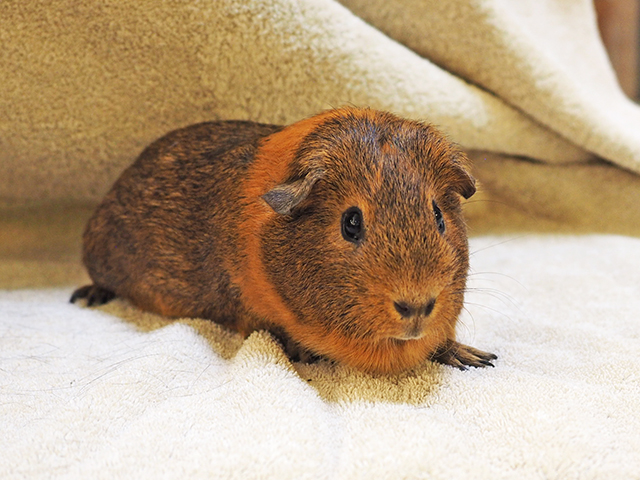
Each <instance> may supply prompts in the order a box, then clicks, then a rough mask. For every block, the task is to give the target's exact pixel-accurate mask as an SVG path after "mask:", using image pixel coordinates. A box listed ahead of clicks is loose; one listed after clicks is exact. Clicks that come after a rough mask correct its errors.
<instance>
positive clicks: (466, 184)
mask: <svg viewBox="0 0 640 480" xmlns="http://www.w3.org/2000/svg"><path fill="white" fill-rule="evenodd" d="M453 170H454V178H455V180H454V183H453V185H452V187H453V190H454V191H455V192H457V193H459V194H460V195H462V196H463V197H464V198H465V199H468V198H469V197H471V195H473V194H474V193H476V180H475V178H473V177H472V176H471V175H470V174H469V173H467V171H466V170H465V169H464V168H462V167H461V166H459V165H456V166H455V167H453Z"/></svg>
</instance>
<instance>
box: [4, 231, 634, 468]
mask: <svg viewBox="0 0 640 480" xmlns="http://www.w3.org/2000/svg"><path fill="white" fill-rule="evenodd" d="M471 248H472V251H474V252H475V253H474V254H473V256H472V266H473V272H472V275H471V277H470V278H471V284H470V289H469V294H468V297H467V300H468V302H467V312H466V313H465V314H464V315H463V317H462V326H461V328H460V336H461V338H463V339H465V340H467V341H468V342H470V343H471V344H473V345H475V346H477V347H479V348H483V349H488V350H491V351H495V352H496V353H497V354H498V355H499V356H500V358H499V359H498V361H497V362H496V367H495V368H494V369H486V370H477V369H472V370H469V371H466V372H461V371H458V370H455V369H452V368H450V367H444V366H441V365H436V364H431V363H426V364H425V365H423V366H421V367H419V368H416V369H415V370H413V371H409V372H406V373H404V374H402V375H398V376H391V377H387V376H381V377H373V376H369V375H363V374H359V373H357V372H354V371H352V370H349V369H347V368H344V367H341V366H335V365H330V364H327V363H323V362H321V363H318V364H313V365H307V364H299V363H294V364H292V363H291V362H290V361H289V360H288V359H287V358H286V357H285V356H284V354H283V352H282V350H281V349H280V347H279V346H278V344H277V343H276V342H275V341H274V340H273V339H272V338H271V337H270V336H269V335H268V334H266V333H255V334H253V335H252V336H251V337H249V338H248V339H247V340H246V341H244V343H243V342H242V341H241V339H240V338H238V337H237V336H234V335H232V334H230V333H228V332H226V331H224V330H223V329H222V328H220V327H218V326H216V325H215V324H213V323H211V322H207V321H203V320H184V321H179V322H173V323H172V322H168V321H167V320H165V319H163V318H161V317H157V316H153V315H148V314H141V313H140V312H139V311H137V310H135V309H133V308H132V307H131V306H129V305H127V304H125V303H124V302H120V301H118V302H115V303H114V304H111V305H108V306H106V307H103V308H101V309H99V310H88V309H83V308H80V307H79V306H74V305H70V304H67V303H66V302H67V299H68V297H69V294H70V292H71V291H72V289H71V288H62V289H59V288H58V289H45V290H15V291H4V292H2V293H0V311H2V312H3V313H2V316H1V317H0V362H1V363H0V364H1V365H2V368H1V369H0V386H1V387H0V388H1V390H0V410H1V412H2V417H1V418H2V426H3V429H2V430H3V433H2V441H1V448H2V450H1V451H2V455H0V475H1V476H2V478H30V479H34V478H50V477H55V478H79V479H80V478H82V479H84V478H136V479H137V478H178V477H180V478H187V477H188V478H203V479H205V478H237V479H242V480H244V479H249V478H273V479H289V478H290V479H304V478H309V479H314V480H315V479H325V478H326V479H359V478H362V479H370V478H390V479H396V478H411V479H414V478H415V479H420V478H425V479H426V478H429V479H452V478H455V479H458V478H459V479H467V478H475V479H496V478H514V479H516V478H517V479H533V478H557V479H566V478H598V479H600V478H638V472H640V415H638V412H639V411H640V373H639V372H640V370H639V368H638V366H639V364H640V353H639V352H640V327H639V325H640V323H639V320H638V319H639V316H638V313H639V312H640V289H639V287H638V285H640V273H638V272H640V257H639V256H638V255H636V256H635V257H633V258H629V252H638V251H640V239H637V238H636V239H633V238H629V237H616V236H583V237H573V236H565V237H555V236H551V237H543V236H524V237H519V238H514V237H508V236H507V237H482V238H477V239H475V240H473V241H472V244H471ZM631 282H634V283H633V284H632V283H631Z"/></svg>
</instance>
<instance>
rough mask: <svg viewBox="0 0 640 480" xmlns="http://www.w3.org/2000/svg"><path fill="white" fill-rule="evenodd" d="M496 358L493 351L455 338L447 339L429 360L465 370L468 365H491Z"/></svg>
mask: <svg viewBox="0 0 640 480" xmlns="http://www.w3.org/2000/svg"><path fill="white" fill-rule="evenodd" d="M497 358H498V357H497V355H494V354H493V353H488V352H483V351H482V350H478V349H477V348H473V347H470V346H468V345H463V344H462V343H459V342H456V341H455V340H448V341H447V343H445V344H444V345H442V346H441V347H439V348H438V349H437V350H436V351H435V352H434V353H433V355H431V360H433V361H436V362H439V363H442V364H444V365H451V366H452V367H456V368H459V369H460V370H466V369H467V367H468V366H469V367H493V366H494V365H493V363H491V361H492V360H495V359H497Z"/></svg>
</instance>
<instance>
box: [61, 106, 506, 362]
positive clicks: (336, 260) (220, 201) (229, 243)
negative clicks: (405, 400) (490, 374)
mask: <svg viewBox="0 0 640 480" xmlns="http://www.w3.org/2000/svg"><path fill="white" fill-rule="evenodd" d="M468 169H469V167H468V161H467V159H466V157H465V155H464V154H463V153H462V152H461V151H460V150H459V149H458V148H456V147H455V146H454V145H452V144H451V143H450V142H449V141H448V140H447V139H446V138H445V137H444V136H443V134H441V133H440V132H439V131H438V130H437V129H435V128H434V127H433V126H430V125H427V124H423V123H420V122H416V121H410V120H405V119H402V118H399V117H397V116H395V115H392V114H390V113H386V112H380V111H375V110H371V109H359V108H342V109H336V110H330V111H326V112H324V113H321V114H318V115H316V116H313V117H311V118H308V119H305V120H302V121H299V122H297V123H294V124H292V125H290V126H287V127H282V126H276V125H265V124H259V123H253V122H245V121H220V122H207V123H201V124H197V125H192V126H189V127H186V128H183V129H180V130H176V131H174V132H171V133H169V134H167V135H166V136H164V137H162V138H161V139H159V140H157V141H156V142H154V143H152V144H151V145H150V146H149V147H147V148H146V149H145V150H144V151H143V152H142V154H141V155H140V157H139V158H138V159H137V160H136V161H135V163H133V164H132V165H131V166H130V167H129V168H127V169H126V170H125V171H124V173H123V174H122V175H121V176H120V178H119V179H118V180H117V181H116V183H115V184H114V186H113V187H112V188H111V190H110V191H109V192H108V194H107V195H106V197H105V198H104V200H103V201H102V203H101V204H100V205H99V206H98V207H97V209H96V211H95V213H94V214H93V216H92V218H91V219H90V220H89V222H88V224H87V227H86V230H85V232H84V236H83V262H84V265H85V266H86V268H87V270H88V273H89V275H90V277H91V279H92V281H93V284H92V285H87V286H85V287H81V288H79V289H77V290H76V291H75V292H74V293H73V295H72V297H71V302H75V301H76V300H77V299H80V298H84V299H86V300H87V304H88V305H89V306H90V305H98V304H103V303H106V302H108V301H109V300H111V299H112V298H114V297H116V296H117V297H122V298H125V299H128V300H129V301H130V302H132V303H133V304H134V305H136V306H137V307H139V308H141V309H143V310H147V311H150V312H155V313H157V314H161V315H166V316H169V317H200V318H206V319H211V320H213V321H215V322H218V323H219V324H221V325H224V326H226V327H228V328H230V329H233V330H236V331H238V332H240V333H241V334H242V335H244V336H248V335H249V334H250V333H251V332H253V331H255V330H259V329H266V330H269V331H270V332H272V334H273V335H274V336H275V337H276V338H278V339H280V341H281V342H282V344H283V346H284V348H285V350H286V351H287V353H288V354H289V355H290V356H291V357H292V358H294V359H299V358H302V359H305V358H306V359H310V358H315V357H320V358H327V359H330V360H333V361H335V362H338V363H342V364H346V365H350V366H352V367H354V368H357V369H360V370H363V371H366V372H371V373H397V372H400V371H403V370H405V369H409V368H412V367H414V366H416V365H418V364H420V363H421V362H424V361H426V360H434V361H438V362H440V363H443V364H448V365H452V366H455V367H458V368H460V369H463V370H464V369H466V366H474V367H482V366H493V365H492V363H491V361H492V360H494V359H496V358H497V357H496V356H495V355H493V354H491V353H486V352H482V351H480V350H477V349H474V348H472V347H469V346H466V345H463V344H461V343H459V342H457V341H456V340H455V327H456V322H457V320H458V316H459V314H460V311H461V309H462V305H463V299H464V292H465V284H466V277H467V271H468V267H469V252H468V243H467V235H466V227H465V223H464V220H463V217H462V211H461V198H465V199H466V198H469V197H470V196H471V195H473V194H474V192H475V182H474V179H473V178H472V177H471V176H470V174H469V172H468Z"/></svg>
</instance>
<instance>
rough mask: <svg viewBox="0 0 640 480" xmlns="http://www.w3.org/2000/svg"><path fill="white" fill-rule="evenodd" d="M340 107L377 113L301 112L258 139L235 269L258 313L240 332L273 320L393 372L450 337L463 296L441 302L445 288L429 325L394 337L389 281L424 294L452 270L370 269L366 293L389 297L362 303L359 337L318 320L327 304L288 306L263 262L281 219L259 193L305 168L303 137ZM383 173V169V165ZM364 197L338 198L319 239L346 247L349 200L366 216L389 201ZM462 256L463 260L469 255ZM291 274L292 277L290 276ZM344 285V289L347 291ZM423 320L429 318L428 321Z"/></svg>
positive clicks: (336, 355)
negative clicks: (410, 274)
mask: <svg viewBox="0 0 640 480" xmlns="http://www.w3.org/2000/svg"><path fill="white" fill-rule="evenodd" d="M344 115H352V116H354V117H359V118H360V119H365V120H366V121H368V122H370V123H371V124H372V125H375V123H376V122H379V121H380V120H379V119H378V118H376V114H375V112H373V111H370V110H354V109H345V110H337V111H331V112H327V113H325V114H321V115H318V116H316V117H312V118H310V119H307V120H303V121H301V122H298V123H296V124H294V125H292V126H289V127H287V128H285V129H284V130H282V131H281V132H278V133H276V134H273V135H271V136H270V137H268V138H267V139H265V140H264V141H263V142H262V144H261V146H260V148H259V150H258V153H257V155H256V157H255V160H254V163H253V165H252V166H251V169H250V172H249V175H248V177H247V180H246V182H245V183H244V185H243V187H242V191H243V192H244V193H245V195H246V196H245V198H244V200H243V204H244V214H243V221H244V222H245V224H244V227H243V233H242V235H241V239H242V241H241V242H240V245H241V246H242V247H241V252H242V256H243V258H244V260H245V261H244V262H243V265H242V267H241V268H240V269H239V270H238V272H237V273H236V274H235V275H234V280H235V281H236V282H237V283H238V284H239V285H241V290H242V292H243V297H244V300H245V302H246V303H247V304H248V305H251V310H252V311H253V312H254V313H255V314H256V316H257V317H258V318H260V320H257V321H256V324H254V325H252V324H251V323H250V322H249V323H248V324H246V325H245V326H244V333H245V334H248V333H249V332H250V331H252V330H253V329H255V328H259V325H264V324H267V325H268V324H272V325H276V326H278V327H281V328H282V329H283V330H284V331H286V332H287V334H288V335H289V336H290V337H291V338H292V339H293V340H294V341H295V342H297V343H299V344H300V345H302V346H304V347H305V348H307V349H309V350H311V351H312V352H313V353H316V354H321V355H324V356H327V357H329V358H332V359H335V360H338V361H340V362H342V363H346V364H348V365H352V366H354V367H356V368H359V369H363V370H367V371H372V372H382V373H389V372H397V371H400V370H403V369H406V368H409V367H411V366H413V365H415V364H416V363H418V362H420V361H423V360H425V359H426V358H428V356H429V355H430V354H431V353H432V352H433V351H434V350H435V349H436V348H437V347H438V346H439V345H441V344H442V343H443V342H445V341H446V340H447V339H449V338H453V336H454V335H455V333H454V329H455V322H456V319H457V316H458V313H459V308H460V306H461V299H458V298H455V299H452V302H453V307H452V308H451V307H447V305H444V304H445V302H446V298H445V297H446V296H447V295H445V294H443V295H442V296H441V297H440V302H439V303H438V306H437V308H436V309H435V311H434V315H433V317H436V320H435V322H434V321H431V322H430V325H429V327H428V328H427V327H426V326H425V327H424V330H425V334H424V336H423V337H421V338H417V339H414V340H397V339H395V338H393V337H394V336H398V337H400V336H402V334H403V332H404V328H405V327H403V326H402V320H401V319H398V318H397V316H398V315H397V313H395V312H394V311H393V309H392V307H391V305H392V298H391V296H392V295H391V292H390V287H389V286H390V285H393V284H394V283H395V284H397V285H398V288H396V289H395V291H396V293H395V295H396V296H398V297H403V296H404V297H405V298H406V299H408V300H415V301H420V300H422V299H425V298H430V297H436V296H438V294H439V293H440V292H441V291H443V289H444V288H445V287H446V285H447V284H448V283H449V282H450V281H451V280H450V278H449V275H445V276H444V277H443V278H440V277H442V275H440V274H438V273H437V272H435V271H433V272H427V273H426V274H423V275H421V278H422V280H419V281H422V282H423V284H422V285H421V286H420V287H419V288H418V289H416V284H415V282H416V280H418V278H415V279H414V280H413V281H408V280H407V279H406V278H405V279H404V280H402V279H403V278H404V277H400V280H399V281H398V280H397V279H394V272H393V271H390V270H389V269H388V268H387V267H381V268H379V270H380V272H379V273H378V274H377V275H375V277H378V278H377V279H376V278H373V276H371V277H367V278H369V280H366V281H369V282H370V283H371V288H370V289H369V290H368V294H369V295H371V297H372V298H385V299H387V302H388V305H384V306H379V307H376V308H377V309H374V307H373V306H372V307H365V310H366V311H364V312H363V316H362V318H361V319H360V320H361V321H362V323H365V322H368V323H369V324H370V325H371V327H367V328H370V329H372V330H374V333H373V334H371V333H370V334H368V337H367V338H361V337H359V336H357V335H356V336H348V335H344V334H343V333H342V332H341V331H340V330H339V329H336V328H332V327H330V322H323V321H322V319H321V317H322V316H323V315H326V314H327V312H323V311H322V310H320V311H318V312H317V313H315V314H314V313H313V312H310V313H308V314H306V315H303V316H304V318H301V317H300V315H301V314H300V309H299V308H298V309H297V310H298V313H295V312H294V311H293V310H292V309H291V306H292V305H291V304H289V303H288V302H287V301H286V300H285V299H283V297H282V295H281V294H280V293H279V292H278V291H277V289H276V288H275V287H274V284H273V282H272V279H270V275H269V274H268V273H267V268H268V267H267V266H266V265H265V263H264V249H265V248H266V249H268V248H269V245H268V244H264V232H265V228H266V226H267V225H269V224H271V223H273V222H274V221H277V220H278V218H277V217H278V214H276V213H275V212H274V211H273V210H272V209H271V208H270V207H269V206H268V205H266V203H265V202H264V201H263V200H262V199H261V198H260V197H261V195H263V194H265V193H266V192H267V191H269V190H270V189H271V188H273V187H275V186H276V185H279V184H283V183H285V182H287V181H290V180H292V178H291V177H292V176H293V175H294V174H295V172H296V171H298V170H300V168H302V167H301V165H309V160H306V159H305V158H296V156H297V155H298V154H299V150H300V148H301V146H302V145H303V143H304V141H305V139H308V138H309V136H310V135H311V134H313V133H314V132H317V131H318V130H320V129H322V126H323V125H324V124H327V123H328V122H330V121H339V120H340V118H341V116H344ZM447 145H449V144H448V143H444V144H443V145H436V146H435V147H434V148H435V150H436V151H435V155H438V156H445V155H447V154H448V153H449V152H447V151H443V149H446V147H447ZM337 151H338V155H339V154H340V153H342V151H341V150H337ZM380 152H381V154H382V155H385V156H395V157H398V156H400V155H402V153H401V152H400V151H399V149H398V147H397V146H395V145H394V144H392V143H391V142H388V141H387V142H383V143H382V144H381V148H380ZM323 154H324V155H329V156H331V155H334V156H335V155H336V153H335V152H334V153H329V152H318V153H317V155H318V157H322V155H323ZM347 154H348V152H347ZM296 160H297V161H298V165H297V166H295V165H294V164H295V163H296ZM312 160H313V161H315V162H320V163H322V160H318V159H317V158H313V159H312ZM345 162H347V159H345ZM354 167H355V168H356V170H357V168H358V167H357V166H353V165H352V166H349V168H350V169H353V168H354ZM323 168H326V170H327V172H328V176H329V177H330V178H331V179H332V180H334V179H335V178H337V177H335V175H338V173H335V171H336V168H335V166H334V165H332V164H331V163H328V164H323ZM363 172H364V170H363ZM334 174H335V175H334ZM363 175H364V173H363ZM386 175H388V172H387V173H386ZM412 178H414V180H413V181H414V182H417V183H418V184H420V183H424V182H427V180H428V179H426V178H424V179H421V178H420V176H419V175H418V174H415V175H414V177H412ZM369 180H370V181H372V182H373V183H374V185H371V187H370V188H371V189H372V190H378V189H380V188H382V185H383V183H384V182H386V181H387V180H388V179H387V178H385V174H384V173H383V169H382V168H375V169H373V170H372V172H371V174H370V177H369ZM330 181H331V180H330ZM338 181H340V180H338ZM422 188H423V189H424V190H425V191H431V190H432V188H433V184H431V186H429V185H427V184H426V183H425V185H424V187H422ZM423 193H424V192H423ZM366 198H367V195H366V194H365V195H361V194H355V195H351V200H350V201H346V202H345V201H342V203H341V205H340V206H336V211H335V219H336V220H335V223H334V226H333V227H332V230H333V232H335V233H334V234H333V236H332V237H322V241H323V242H331V243H333V244H334V245H336V246H337V247H338V248H350V246H349V245H348V244H346V242H345V241H344V240H343V239H342V238H340V236H339V219H340V213H341V212H342V211H343V210H344V209H346V208H347V207H349V206H350V204H351V203H353V204H359V205H360V206H362V210H363V212H364V214H365V218H366V217H372V216H373V212H375V211H376V210H380V209H382V210H384V209H385V208H386V206H385V205H371V204H370V202H369V201H368V200H365V199H366ZM431 198H433V194H428V193H426V194H425V196H424V199H423V203H427V204H429V202H430V201H431V200H430V199H431ZM358 199H359V200H358ZM368 202H369V203H368ZM462 233H464V232H462ZM379 242H380V244H381V245H382V240H379ZM383 248H384V247H383ZM394 248H395V247H394ZM398 248H405V246H404V244H401V245H398ZM406 248H407V249H408V250H411V249H412V248H413V247H412V246H411V245H408V246H406ZM301 253H302V252H301ZM399 255H400V257H403V256H404V257H408V256H409V254H408V253H405V254H403V253H402V252H400V253H399ZM442 255H443V256H444V257H446V258H445V261H447V262H455V261H456V258H455V254H454V253H453V249H450V248H449V249H448V250H447V249H446V248H445V249H443V251H442ZM464 262H466V260H465V261H464ZM464 262H463V263H464ZM376 265H377V264H376V262H375V259H372V261H371V263H370V265H368V266H367V267H368V268H369V269H370V270H371V271H374V270H375V269H376V268H378V267H376ZM462 268H463V269H466V263H465V264H464V265H462ZM285 271H286V269H285ZM271 278H272V277H271ZM379 279H385V281H384V283H385V284H384V285H383V284H382V283H378V284H379V285H380V286H381V288H378V291H377V292H376V287H375V285H376V282H380V280H379ZM291 281H296V280H294V279H293V278H291ZM310 288H313V287H310ZM455 288H460V289H463V288H464V285H461V286H460V285H457V286H456V287H455ZM344 293H345V294H347V292H344ZM337 295H340V293H339V292H338V293H337ZM414 297H415V298H414ZM369 310H370V311H369ZM380 316H387V317H388V318H387V319H386V320H384V321H383V320H382V319H381V318H379V317H380ZM354 321H356V322H357V321H358V320H357V319H354ZM261 322H264V323H261ZM423 323H425V325H426V323H428V322H423ZM421 325H422V324H421ZM376 330H377V331H376Z"/></svg>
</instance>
